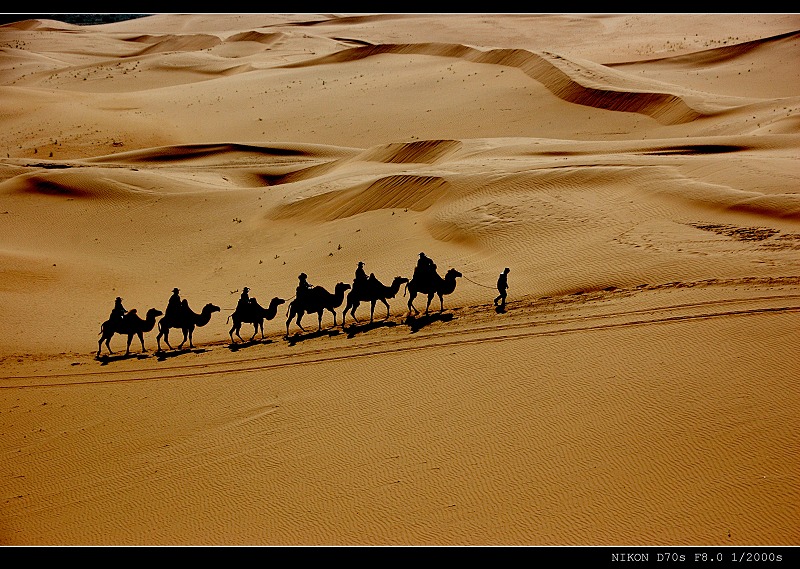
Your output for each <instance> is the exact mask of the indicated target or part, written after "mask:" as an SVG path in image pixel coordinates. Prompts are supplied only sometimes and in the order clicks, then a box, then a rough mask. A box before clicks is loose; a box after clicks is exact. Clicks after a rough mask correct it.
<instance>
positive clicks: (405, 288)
mask: <svg viewBox="0 0 800 569" xmlns="http://www.w3.org/2000/svg"><path fill="white" fill-rule="evenodd" d="M407 292H408V283H406V286H404V287H403V296H405V295H406V293H407Z"/></svg>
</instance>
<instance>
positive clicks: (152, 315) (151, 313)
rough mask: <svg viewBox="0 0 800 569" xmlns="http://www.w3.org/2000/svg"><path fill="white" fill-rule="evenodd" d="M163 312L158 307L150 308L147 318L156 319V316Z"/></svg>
mask: <svg viewBox="0 0 800 569" xmlns="http://www.w3.org/2000/svg"><path fill="white" fill-rule="evenodd" d="M134 310H135V309H134ZM162 314H164V313H163V312H161V311H160V310H159V309H158V308H151V309H150V310H148V311H147V319H148V320H150V319H151V318H153V319H155V318H156V317H158V316H161V315H162Z"/></svg>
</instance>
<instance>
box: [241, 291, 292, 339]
mask: <svg viewBox="0 0 800 569" xmlns="http://www.w3.org/2000/svg"><path fill="white" fill-rule="evenodd" d="M284 302H286V301H285V300H284V299H282V298H278V297H277V296H276V297H275V298H273V299H272V300H271V301H270V303H269V307H268V308H264V307H262V306H261V305H260V304H258V301H257V300H256V299H255V298H251V299H250V303H249V305H248V306H247V307H246V310H240V309H238V308H237V309H236V311H235V312H234V313H233V314H231V315H230V316H228V320H231V319H233V326H232V327H231V329H230V331H229V332H228V334H230V336H231V343H234V339H233V334H234V332H235V333H236V335H237V336H238V337H239V339H240V340H242V341H243V342H244V338H242V337H241V336H240V335H239V331H240V330H241V328H242V324H243V323H244V322H247V323H249V324H252V325H253V336H252V337H251V338H250V341H252V340H253V338H255V337H256V334H257V333H258V330H259V328H260V329H261V339H262V340H263V339H264V320H272V319H273V318H275V315H276V314H278V306H280V305H281V304H283V303H284Z"/></svg>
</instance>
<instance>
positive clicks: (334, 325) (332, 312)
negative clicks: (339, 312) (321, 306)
mask: <svg viewBox="0 0 800 569" xmlns="http://www.w3.org/2000/svg"><path fill="white" fill-rule="evenodd" d="M331 314H333V327H334V328H336V311H335V310H334V309H333V308H331Z"/></svg>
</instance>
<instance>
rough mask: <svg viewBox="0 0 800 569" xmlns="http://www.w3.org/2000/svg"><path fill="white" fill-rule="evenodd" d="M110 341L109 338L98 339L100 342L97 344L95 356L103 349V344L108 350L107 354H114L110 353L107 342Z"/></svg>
mask: <svg viewBox="0 0 800 569" xmlns="http://www.w3.org/2000/svg"><path fill="white" fill-rule="evenodd" d="M110 341H111V336H103V337H102V338H100V341H99V342H97V355H98V356H99V355H100V351H101V350H102V349H103V342H105V343H106V349H107V350H108V353H109V354H113V353H114V352H112V351H111V345H110V344H109V342H110Z"/></svg>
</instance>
